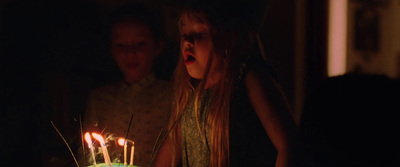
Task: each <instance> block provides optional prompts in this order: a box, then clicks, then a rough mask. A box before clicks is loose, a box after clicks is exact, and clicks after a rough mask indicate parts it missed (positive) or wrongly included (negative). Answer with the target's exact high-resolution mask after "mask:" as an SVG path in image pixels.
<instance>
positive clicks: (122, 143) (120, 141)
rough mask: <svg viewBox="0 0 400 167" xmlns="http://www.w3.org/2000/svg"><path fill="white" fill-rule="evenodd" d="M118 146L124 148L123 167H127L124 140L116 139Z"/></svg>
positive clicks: (125, 143)
mask: <svg viewBox="0 0 400 167" xmlns="http://www.w3.org/2000/svg"><path fill="white" fill-rule="evenodd" d="M118 144H119V145H120V146H124V166H126V165H127V163H126V161H127V160H126V159H127V158H126V149H127V142H126V141H125V139H123V138H119V139H118Z"/></svg>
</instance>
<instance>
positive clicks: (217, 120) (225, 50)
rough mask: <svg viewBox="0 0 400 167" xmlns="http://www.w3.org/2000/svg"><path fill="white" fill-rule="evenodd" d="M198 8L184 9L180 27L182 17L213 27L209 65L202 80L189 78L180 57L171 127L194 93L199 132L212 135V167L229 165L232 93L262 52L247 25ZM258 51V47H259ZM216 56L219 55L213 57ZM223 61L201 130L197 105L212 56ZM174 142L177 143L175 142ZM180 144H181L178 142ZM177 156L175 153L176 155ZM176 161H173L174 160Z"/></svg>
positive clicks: (176, 70)
mask: <svg viewBox="0 0 400 167" xmlns="http://www.w3.org/2000/svg"><path fill="white" fill-rule="evenodd" d="M205 5H206V6H204V5H197V6H193V7H191V8H187V9H185V10H183V12H182V14H181V19H180V21H179V25H178V27H179V28H180V27H181V26H180V24H181V20H182V17H183V16H186V17H188V18H190V19H192V21H195V22H199V23H202V24H207V25H209V26H210V32H211V34H210V36H211V38H212V43H213V45H212V46H213V47H212V49H211V52H210V57H209V59H208V64H207V67H206V70H205V73H204V77H203V79H201V80H196V79H193V78H191V77H190V76H189V74H188V72H187V70H186V67H185V65H184V63H183V58H182V57H183V56H182V55H181V56H180V58H179V62H178V64H177V67H176V69H175V75H174V82H175V101H174V106H173V112H172V117H171V125H172V124H174V123H175V122H176V121H177V120H179V119H180V116H181V115H182V113H183V111H184V109H185V107H186V106H187V105H188V103H189V98H190V95H191V94H192V93H195V94H196V97H195V102H194V103H195V112H196V116H197V123H198V127H199V129H200V132H202V133H205V130H206V129H204V128H206V127H209V129H207V131H208V134H209V135H210V141H208V142H209V146H210V166H212V167H216V166H220V167H221V166H229V108H230V105H231V104H230V102H231V99H232V94H233V91H234V89H235V86H236V85H237V83H238V81H239V80H240V76H241V73H242V72H243V71H242V70H243V66H244V64H245V62H246V61H248V59H249V58H250V56H252V55H258V56H260V52H258V53H256V54H254V52H253V51H254V50H255V48H254V47H253V46H256V45H255V44H256V42H255V41H256V40H257V39H256V37H257V34H256V33H255V31H253V30H252V29H251V28H249V27H248V26H247V25H246V24H245V23H244V22H241V21H240V20H235V19H234V18H231V17H230V16H229V14H228V13H226V14H224V12H218V13H216V11H221V9H220V8H218V9H214V8H213V7H212V6H210V5H207V4H205ZM257 49H258V47H257ZM214 53H216V54H214ZM214 56H216V58H217V59H219V60H221V61H220V62H221V64H220V66H221V68H218V69H221V77H220V80H219V81H218V82H217V83H216V84H215V85H214V86H213V92H212V94H211V99H212V100H211V102H210V103H211V104H210V111H209V112H208V115H207V118H206V124H207V126H203V129H201V128H200V127H201V126H200V121H199V120H200V119H199V118H198V117H199V114H198V108H199V107H198V106H197V105H198V103H199V101H200V96H201V94H202V92H203V91H204V89H205V83H206V81H207V78H208V77H209V75H210V68H211V64H212V61H213V57H214ZM176 135H177V131H176V128H175V129H174V130H173V131H172V133H171V135H170V137H172V138H171V139H172V141H176ZM173 143H174V142H173ZM175 144H178V145H180V143H175ZM173 155H175V154H173ZM173 161H174V160H173Z"/></svg>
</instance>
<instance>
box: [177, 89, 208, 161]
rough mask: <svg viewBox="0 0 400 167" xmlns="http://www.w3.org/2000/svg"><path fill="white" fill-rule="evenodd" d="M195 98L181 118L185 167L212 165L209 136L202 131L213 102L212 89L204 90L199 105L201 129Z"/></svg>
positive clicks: (191, 100)
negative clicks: (195, 107)
mask: <svg viewBox="0 0 400 167" xmlns="http://www.w3.org/2000/svg"><path fill="white" fill-rule="evenodd" d="M194 100H195V97H194V96H192V98H191V99H190V105H188V106H187V107H186V109H185V111H184V113H183V115H182V117H181V140H182V164H183V166H184V167H189V166H190V167H202V166H209V164H210V147H209V145H208V142H207V141H209V135H208V134H207V129H208V127H207V126H206V132H204V131H203V132H202V131H200V129H202V130H203V129H204V126H205V122H206V120H205V118H206V115H207V112H208V109H209V104H210V100H211V89H207V90H204V91H203V93H202V95H201V100H200V103H199V106H200V109H199V111H198V114H199V121H200V129H199V126H198V123H197V117H196V112H195V110H194Z"/></svg>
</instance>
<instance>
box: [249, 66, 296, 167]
mask: <svg viewBox="0 0 400 167" xmlns="http://www.w3.org/2000/svg"><path fill="white" fill-rule="evenodd" d="M245 84H246V88H247V91H248V95H249V98H250V101H251V104H252V106H253V107H254V109H255V111H256V113H257V115H258V117H259V119H260V121H261V123H262V125H263V127H264V129H265V131H266V132H267V134H268V136H269V137H270V139H271V141H272V143H273V144H274V146H275V148H276V149H277V151H278V156H277V159H276V166H277V167H289V166H293V164H292V163H294V162H293V158H294V157H293V156H295V155H293V151H294V150H295V149H294V147H295V146H297V141H296V140H298V138H297V127H296V124H295V121H294V119H293V117H292V115H291V113H290V108H289V105H288V103H287V101H286V98H285V96H284V94H283V92H282V90H281V89H280V87H279V85H278V84H277V83H276V82H275V80H274V79H273V78H271V76H268V75H264V74H261V73H259V72H256V71H255V70H251V69H249V71H248V73H247V75H246V78H245ZM294 165H296V164H294Z"/></svg>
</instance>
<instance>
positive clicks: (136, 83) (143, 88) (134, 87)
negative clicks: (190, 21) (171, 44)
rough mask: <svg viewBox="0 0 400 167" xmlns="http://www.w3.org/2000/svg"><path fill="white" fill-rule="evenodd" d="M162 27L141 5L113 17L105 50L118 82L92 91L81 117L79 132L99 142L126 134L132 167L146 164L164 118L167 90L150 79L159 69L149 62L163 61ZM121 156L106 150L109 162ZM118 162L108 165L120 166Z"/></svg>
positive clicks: (167, 85) (169, 98)
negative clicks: (132, 146) (98, 138)
mask: <svg viewBox="0 0 400 167" xmlns="http://www.w3.org/2000/svg"><path fill="white" fill-rule="evenodd" d="M162 24H163V22H162V20H161V17H160V15H157V13H156V12H154V11H152V10H150V9H149V8H147V7H146V6H145V5H140V4H128V5H125V6H123V7H121V8H119V9H118V10H116V11H115V12H114V13H113V15H112V16H111V22H110V38H111V39H110V40H111V41H110V42H111V43H110V50H111V55H112V57H113V59H114V60H115V62H116V64H117V65H118V67H119V69H120V70H121V72H122V74H123V78H122V79H121V80H120V81H118V82H117V83H113V84H109V85H105V86H103V87H99V88H97V89H95V90H93V91H92V92H91V94H90V97H89V99H88V103H87V110H86V112H85V117H84V131H85V132H96V133H99V134H100V133H101V134H102V135H103V137H104V138H110V137H123V138H125V136H126V132H127V130H128V128H129V133H128V134H127V139H130V140H133V141H134V142H135V155H134V165H138V166H147V165H148V164H149V162H150V157H151V153H152V151H153V147H154V145H155V143H156V140H157V138H158V136H159V134H160V132H161V129H162V128H165V127H166V126H167V125H168V120H169V116H170V115H169V114H170V110H171V104H172V96H171V95H172V84H171V83H170V82H169V81H167V80H161V79H158V78H157V75H156V74H155V69H156V68H159V66H156V64H155V62H156V60H157V59H160V58H161V56H164V55H162V53H163V49H164V33H163V31H164V29H163V26H162ZM132 116H133V119H132V122H131V125H130V127H129V123H130V121H131V117H132ZM121 148H122V147H121ZM129 148H130V146H129ZM121 150H122V149H117V150H109V152H110V156H113V155H114V153H115V152H118V153H122V152H121ZM86 154H87V153H86ZM89 155H90V154H89ZM115 155H117V154H115ZM119 155H120V154H119ZM120 157H122V156H118V157H115V156H114V157H111V160H112V161H113V159H119V161H120V162H122V163H123V160H122V159H120ZM128 157H129V156H128ZM86 160H87V161H86V162H85V164H84V165H85V166H86V165H91V164H92V162H90V160H91V156H87V157H86ZM113 162H114V161H113ZM97 163H99V162H97ZM128 163H129V160H128Z"/></svg>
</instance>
